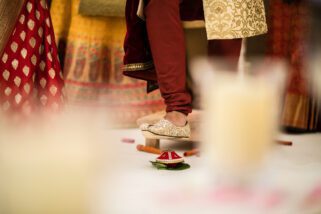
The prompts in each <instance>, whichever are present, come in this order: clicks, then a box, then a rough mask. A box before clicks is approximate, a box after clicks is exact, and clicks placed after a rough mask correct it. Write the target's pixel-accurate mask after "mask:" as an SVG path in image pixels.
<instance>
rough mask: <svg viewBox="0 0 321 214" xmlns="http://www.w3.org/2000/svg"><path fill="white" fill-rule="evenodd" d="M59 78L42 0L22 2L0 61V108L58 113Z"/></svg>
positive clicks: (55, 49) (54, 50)
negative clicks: (43, 110) (42, 110)
mask: <svg viewBox="0 0 321 214" xmlns="http://www.w3.org/2000/svg"><path fill="white" fill-rule="evenodd" d="M63 86H64V82H63V77H62V73H61V68H60V63H59V59H58V56H57V46H56V44H55V38H54V32H53V28H52V24H51V17H50V12H49V9H48V6H47V2H46V0H26V1H25V3H24V5H23V7H22V9H21V12H20V14H19V16H18V19H17V21H16V24H15V27H14V30H13V32H12V34H11V35H10V37H9V39H8V42H7V44H6V46H5V48H4V50H3V54H2V56H1V58H0V108H1V109H2V111H4V112H5V113H15V112H16V113H17V112H18V113H26V114H30V113H31V112H34V111H35V110H36V109H45V110H50V111H51V110H53V111H59V110H60V109H61V107H62V104H63V93H62V91H63Z"/></svg>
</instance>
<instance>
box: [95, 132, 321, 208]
mask: <svg viewBox="0 0 321 214" xmlns="http://www.w3.org/2000/svg"><path fill="white" fill-rule="evenodd" d="M112 134H113V135H114V140H113V141H114V142H113V143H115V144H117V145H119V148H118V149H119V151H118V155H117V156H118V158H119V160H122V161H121V164H119V165H117V166H118V167H113V168H108V170H107V171H108V172H110V170H112V173H107V174H106V177H104V178H103V179H102V187H101V188H100V190H101V191H100V192H101V195H100V196H101V197H100V200H98V201H96V203H97V202H98V203H99V206H97V207H99V208H97V210H95V213H139V214H141V213H175V214H176V213H184V214H185V213H193V214H194V213H224V214H225V213H240V210H242V212H243V213H282V214H283V213H291V214H292V213H303V214H304V213H321V207H320V205H321V134H305V135H285V134H282V135H280V137H279V138H280V139H283V140H290V141H293V146H277V147H276V148H275V150H274V151H273V153H272V155H271V157H270V159H269V161H268V163H267V164H266V165H264V166H262V170H261V172H260V173H258V174H257V176H256V178H255V179H254V180H253V182H252V183H251V185H245V186H246V187H244V186H243V185H241V186H242V188H243V187H244V188H245V189H250V190H251V191H250V192H251V194H250V196H249V194H243V193H244V192H242V191H239V189H237V188H236V189H237V190H235V189H233V188H234V187H235V186H234V185H232V187H233V188H232V189H233V191H232V193H231V192H229V191H228V189H229V188H230V187H231V186H230V182H226V181H224V180H223V181H222V180H220V179H219V178H218V177H217V176H216V172H215V169H213V168H210V167H209V166H207V163H206V161H205V160H204V158H203V157H202V156H201V157H189V158H186V160H185V161H186V162H187V163H189V164H190V165H191V168H190V169H188V170H185V171H162V170H156V169H154V168H153V167H152V166H151V164H150V163H149V161H150V160H154V159H155V158H156V155H152V154H146V153H141V152H137V151H136V149H135V147H136V145H137V144H143V143H144V139H143V137H142V135H141V134H140V132H139V131H138V130H137V129H131V130H114V131H112ZM122 138H133V139H135V141H136V142H135V144H126V143H122V142H121V139H122ZM161 147H162V148H163V149H166V148H170V149H174V150H176V151H178V153H179V154H182V152H183V151H185V150H188V149H191V148H192V147H193V145H192V144H191V143H188V142H187V143H177V142H162V145H161ZM110 174H112V175H113V176H112V178H111V176H110ZM227 183H228V185H227ZM228 186H229V187H228ZM220 188H223V189H224V191H223V193H224V194H223V195H226V194H227V195H229V194H231V195H232V198H231V197H227V198H224V197H223V199H222V197H211V194H212V196H213V194H214V195H216V196H217V195H219V193H218V192H220V191H219V189H220ZM316 190H317V191H316ZM312 191H316V192H317V193H318V194H317V196H315V198H314V200H315V201H314V203H312V202H311V204H309V205H306V204H305V202H306V201H307V199H306V198H307V195H309V194H311V192H312ZM228 192H229V193H228ZM231 195H229V196H231ZM236 196H240V197H236ZM271 198H272V199H273V198H274V199H275V201H278V202H279V203H278V202H275V203H274V204H273V203H272V202H271V200H272V199H271ZM272 201H273V200H272ZM308 201H311V200H308ZM270 202H271V203H270Z"/></svg>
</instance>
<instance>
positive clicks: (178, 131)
mask: <svg viewBox="0 0 321 214" xmlns="http://www.w3.org/2000/svg"><path fill="white" fill-rule="evenodd" d="M140 129H141V130H142V131H148V132H151V133H152V134H155V135H160V136H166V137H174V138H189V137H190V135H191V129H190V127H189V124H188V123H186V124H185V126H176V125H174V124H173V123H172V122H170V121H169V120H166V119H161V120H160V121H158V122H157V123H155V124H154V125H149V124H147V123H144V124H142V125H141V126H140Z"/></svg>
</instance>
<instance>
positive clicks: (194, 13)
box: [123, 0, 204, 88]
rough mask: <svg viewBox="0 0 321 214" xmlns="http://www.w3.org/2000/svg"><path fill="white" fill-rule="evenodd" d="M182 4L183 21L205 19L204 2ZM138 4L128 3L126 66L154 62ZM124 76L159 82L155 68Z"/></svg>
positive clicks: (193, 0) (194, 0)
mask: <svg viewBox="0 0 321 214" xmlns="http://www.w3.org/2000/svg"><path fill="white" fill-rule="evenodd" d="M146 2H147V1H146ZM180 2H181V4H180V9H179V13H180V18H181V20H186V21H190V20H202V19H204V12H203V3H202V0H183V1H182V0H181V1H180ZM138 4H139V0H127V2H126V11H125V12H126V25H127V33H126V37H125V42H124V51H125V56H124V59H123V61H124V65H128V64H135V63H146V62H150V61H152V60H153V59H152V55H151V51H150V45H149V42H148V36H147V30H146V22H145V21H143V20H142V19H141V18H139V17H138V16H137V9H138ZM160 17H162V16H160ZM123 74H124V75H126V76H129V77H133V78H137V79H142V80H147V81H149V82H155V81H156V80H157V76H156V73H155V69H154V68H149V69H147V70H140V71H126V70H125V71H124V72H123ZM154 88H155V87H154Z"/></svg>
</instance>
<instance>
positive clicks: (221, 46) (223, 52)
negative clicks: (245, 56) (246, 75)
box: [208, 39, 242, 71]
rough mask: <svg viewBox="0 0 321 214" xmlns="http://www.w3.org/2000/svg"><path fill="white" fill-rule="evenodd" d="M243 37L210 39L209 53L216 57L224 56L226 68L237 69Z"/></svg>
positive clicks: (229, 69)
mask: <svg viewBox="0 0 321 214" xmlns="http://www.w3.org/2000/svg"><path fill="white" fill-rule="evenodd" d="M241 47H242V39H222V40H209V41H208V55H209V56H210V57H213V58H214V59H216V58H217V59H221V58H224V62H225V63H224V65H223V66H224V70H228V71H237V66H238V61H239V57H240V52H241Z"/></svg>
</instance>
